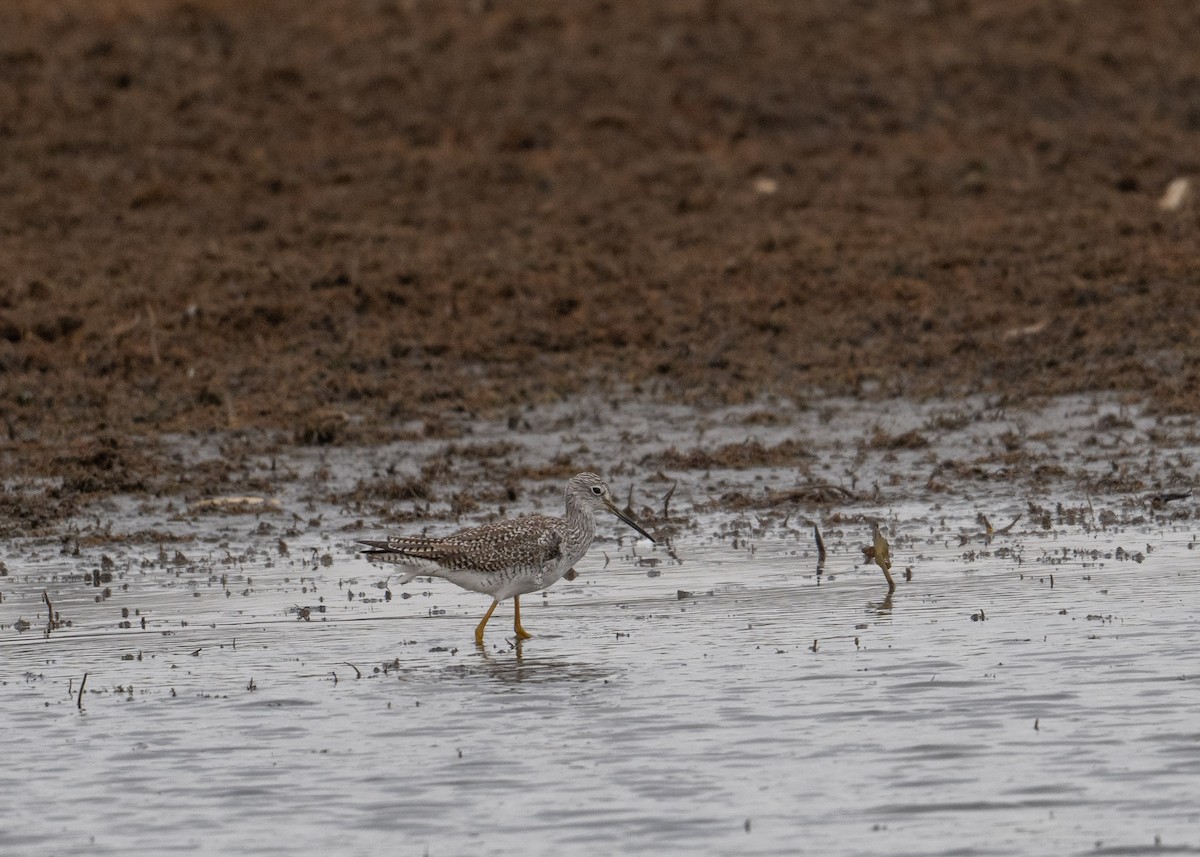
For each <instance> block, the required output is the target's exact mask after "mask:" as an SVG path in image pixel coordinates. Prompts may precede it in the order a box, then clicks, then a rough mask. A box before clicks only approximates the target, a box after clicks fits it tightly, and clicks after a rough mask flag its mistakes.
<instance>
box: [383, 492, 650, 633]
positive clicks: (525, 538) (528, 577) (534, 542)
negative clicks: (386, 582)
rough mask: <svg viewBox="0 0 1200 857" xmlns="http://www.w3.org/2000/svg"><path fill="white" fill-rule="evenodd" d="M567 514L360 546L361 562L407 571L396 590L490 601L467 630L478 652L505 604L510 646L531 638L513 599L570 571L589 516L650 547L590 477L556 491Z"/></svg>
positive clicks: (588, 537)
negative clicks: (428, 581)
mask: <svg viewBox="0 0 1200 857" xmlns="http://www.w3.org/2000/svg"><path fill="white" fill-rule="evenodd" d="M563 496H564V499H565V500H566V506H567V511H566V515H565V516H564V517H562V518H556V517H552V516H549V515H525V516H523V517H520V518H512V519H510V520H504V521H494V522H492V523H490V524H484V525H483V526H482V527H472V528H470V529H466V530H460V531H458V532H457V533H454V534H453V535H449V536H444V537H442V538H427V537H425V536H392V537H391V538H389V539H388V540H387V541H362V542H360V544H364V545H366V546H367V549H366V550H364V551H363V553H365V554H366V555H367V558H368V559H371V560H375V561H381V562H394V563H398V564H400V565H405V566H408V569H406V570H405V571H404V572H403V578H402V579H401V580H400V583H401V585H403V584H405V583H408V582H409V581H410V580H412V579H413V578H414V577H425V576H429V577H441V578H443V579H445V580H448V581H450V582H451V583H453V584H454V585H455V586H461V587H462V588H463V589H469V590H471V591H472V592H482V593H484V594H485V595H490V596H492V606H491V607H489V608H488V611H487V613H485V614H484V616H483V620H482V621H481V622H480V623H479V625H478V626H477V627H476V628H475V645H477V646H480V647H482V646H483V629H484V628H485V627H487V623H488V619H491V618H492V613H493V612H495V610H496V605H498V604H499V603H500V602H501V601H504V600H506V599H508V598H511V599H512V600H513V631H515V632H516V635H517V639H519V640H527V639H529V638H530V637H531V636H533V635H532V634H530V633H529V632H528V631H526V630H525V629H524V628H523V627H522V626H521V596H522V595H525V594H526V593H529V592H537V591H538V590H539V589H545V588H546V587H548V586H550V585H551V584H553V583H555V582H556V581H558V580H559V579H560V578H562V577H563V576H564V575H565V574H567V572H569V571H572V570H573V569H572V566H574V565H575V563H577V562H579V560H580V559H582V558H583V555H584V554H585V553H587V549H588V548H589V547H591V545H592V539H594V538H595V537H596V513H597V512H608V513H610V514H612V515H615V516H616V517H617V518H619V519H620V520H622V521H624V522H625V523H626V524H628V525H629V526H631V527H633V528H634V529H635V530H637V531H638V532H639V533H641V534H642V535H643V536H645V537H646V538H648V539H650V541H651V542H652V543H653V542H654V538H653V537H652V536H651V535H650V534H649V533H647V532H646V531H645V530H643V529H642V528H641V527H640V526H639V525H638V523H637V522H636V521H634V520H633V518H631V517H629V516H628V515H626V514H625V513H624V512H622V511H621V510H620V509H618V508H617V502H616V500H615V499H614V498H613V495H612V492H611V491H609V489H608V486H607V485H605V484H604V480H603V479H601V478H600V477H599V476H597V475H596V474H595V473H580V474H578V475H576V476H572V477H571V478H570V479H569V480H568V481H567V487H566V488H565V489H564V491H563Z"/></svg>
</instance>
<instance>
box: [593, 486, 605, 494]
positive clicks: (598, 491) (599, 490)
mask: <svg viewBox="0 0 1200 857" xmlns="http://www.w3.org/2000/svg"><path fill="white" fill-rule="evenodd" d="M592 493H593V494H603V493H604V489H603V488H601V487H600V486H599V485H593V486H592Z"/></svg>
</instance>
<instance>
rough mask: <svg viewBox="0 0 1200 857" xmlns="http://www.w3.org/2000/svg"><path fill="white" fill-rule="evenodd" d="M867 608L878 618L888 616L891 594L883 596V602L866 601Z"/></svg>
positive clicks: (889, 613)
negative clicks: (878, 616) (877, 615)
mask: <svg viewBox="0 0 1200 857" xmlns="http://www.w3.org/2000/svg"><path fill="white" fill-rule="evenodd" d="M867 608H868V609H870V610H874V611H875V612H876V613H878V614H879V615H880V616H889V615H891V612H892V593H890V592H889V593H888V594H887V595H885V596H883V600H882V601H879V602H874V601H868V602H867Z"/></svg>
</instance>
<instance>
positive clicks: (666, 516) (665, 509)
mask: <svg viewBox="0 0 1200 857" xmlns="http://www.w3.org/2000/svg"><path fill="white" fill-rule="evenodd" d="M678 484H679V482H678V481H675V482H672V483H671V487H670V488H668V489H667V496H666V497H663V520H664V521H669V520H670V519H671V513H670V511H669V509H670V506H671V496H672V495H673V494H674V493H675V486H676V485H678Z"/></svg>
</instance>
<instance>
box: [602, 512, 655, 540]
mask: <svg viewBox="0 0 1200 857" xmlns="http://www.w3.org/2000/svg"><path fill="white" fill-rule="evenodd" d="M606 505H607V506H608V511H610V512H612V513H613V514H614V515H616V516H617V517H618V518H620V519H621V520H622V521H624V522H625V523H626V524H628V525H629V526H631V527H633V528H634V529H635V530H637V531H638V532H639V533H641V534H642V535H643V536H645V537H646V538H648V539H649V540H650V543H651V544H658V542H656V541H654V536H652V535H650V534H649V533H648V532H646V531H645V530H643V529H642V528H641V526H640V525H639V524H638V522H637V521H635V520H634V519H633V518H631V517H629V516H628V515H626V514H625V513H624V512H622V511H621V510H620V509H618V508H617V507H616V506H614V505H612V504H611V503H607V504H606Z"/></svg>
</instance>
